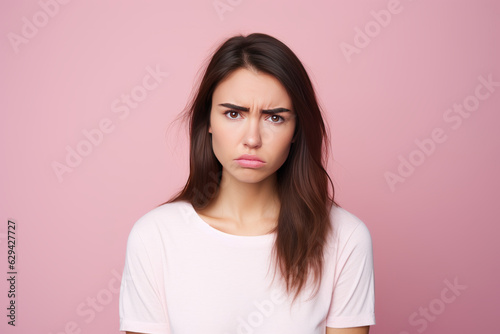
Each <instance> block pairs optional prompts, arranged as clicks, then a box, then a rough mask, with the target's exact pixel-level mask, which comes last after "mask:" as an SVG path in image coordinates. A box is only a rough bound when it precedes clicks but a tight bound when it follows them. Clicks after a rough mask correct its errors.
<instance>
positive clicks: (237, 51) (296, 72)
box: [184, 33, 328, 208]
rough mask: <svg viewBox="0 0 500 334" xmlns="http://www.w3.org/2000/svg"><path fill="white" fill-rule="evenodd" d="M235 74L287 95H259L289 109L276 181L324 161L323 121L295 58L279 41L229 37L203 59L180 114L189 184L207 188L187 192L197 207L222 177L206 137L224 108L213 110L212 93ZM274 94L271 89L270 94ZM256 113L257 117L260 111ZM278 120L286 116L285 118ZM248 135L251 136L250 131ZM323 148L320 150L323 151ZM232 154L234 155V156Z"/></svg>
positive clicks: (211, 194)
mask: <svg viewBox="0 0 500 334" xmlns="http://www.w3.org/2000/svg"><path fill="white" fill-rule="evenodd" d="M244 70H245V71H244ZM241 73H245V74H255V73H257V75H260V76H262V77H266V79H268V78H270V79H271V80H273V81H274V82H275V83H276V84H280V85H281V87H280V88H281V91H280V92H279V93H282V92H283V91H284V92H286V95H287V98H281V99H280V100H277V99H274V101H273V97H275V96H274V95H276V94H273V96H271V94H269V93H268V94H266V95H265V96H261V99H262V101H264V100H265V99H267V100H266V102H276V103H278V102H279V101H283V102H281V103H289V104H291V105H290V107H291V108H287V109H291V110H292V114H293V122H294V123H295V124H294V132H293V137H292V141H293V145H291V146H290V150H289V153H287V156H288V159H286V162H284V163H283V166H282V168H280V170H279V171H278V173H277V176H278V182H279V181H282V180H280V179H282V177H283V176H285V175H291V171H285V170H284V169H290V168H294V169H295V172H305V171H306V170H305V169H304V168H307V167H305V166H304V162H305V161H304V160H307V163H313V164H316V165H322V164H323V161H322V160H324V161H326V159H327V150H326V147H325V146H324V143H328V140H327V139H328V138H327V133H326V131H325V126H324V123H323V118H322V115H321V112H320V108H319V106H318V103H317V101H316V96H315V92H314V89H313V87H312V84H311V81H310V79H309V76H308V75H307V72H306V70H305V69H304V67H303V65H302V63H301V62H300V60H299V59H298V58H297V56H296V55H295V54H294V53H293V52H292V51H291V50H290V49H289V48H288V47H287V46H286V45H285V44H283V43H282V42H281V41H279V40H277V39H276V38H274V37H272V36H269V35H266V34H261V33H253V34H250V35H248V36H242V35H237V36H234V37H231V38H229V39H227V40H226V41H224V42H223V43H222V44H221V45H220V46H219V47H218V48H217V49H216V50H215V51H214V53H213V54H212V55H211V57H210V58H209V63H208V65H207V67H206V70H205V72H204V75H203V77H202V79H201V82H200V84H199V87H198V90H197V92H196V94H195V96H194V98H193V100H192V101H190V105H189V106H188V108H187V110H186V111H187V112H186V114H184V116H185V117H188V118H189V121H190V141H191V145H190V146H191V147H190V149H191V150H190V160H191V173H190V180H189V181H191V180H192V181H194V182H196V180H195V179H198V180H199V181H200V182H202V183H204V184H207V183H209V184H211V187H206V190H202V191H200V190H199V189H198V190H196V191H195V190H194V189H193V190H192V191H194V192H193V193H192V196H193V197H192V198H193V200H194V203H195V204H196V206H197V207H199V208H201V207H204V206H205V205H207V204H208V203H209V202H210V200H211V199H212V198H213V197H214V195H215V192H216V190H217V189H218V187H219V186H220V180H221V176H222V165H221V163H220V162H219V160H218V159H217V155H216V154H214V150H215V147H213V143H212V139H213V138H212V134H211V133H210V120H211V117H213V114H214V113H220V112H222V109H224V111H227V110H229V109H230V108H227V107H221V106H218V105H217V104H218V103H217V102H218V101H216V102H214V101H213V98H214V93H216V90H217V92H218V91H220V90H224V87H223V86H222V85H224V82H226V83H227V81H228V80H231V79H234V77H235V75H236V74H241ZM251 77H252V76H251V75H247V78H251ZM240 79H241V76H240ZM244 81H245V79H243V80H240V82H242V83H245V82H244ZM247 82H248V81H247ZM226 86H227V85H226ZM217 88H219V89H217ZM225 88H226V89H225V91H224V92H225V93H227V91H228V89H227V88H228V87H225ZM278 90H279V89H276V91H278ZM231 93H232V95H230V96H231V98H240V97H242V98H244V97H248V95H249V94H248V91H246V90H239V92H235V90H234V89H233V91H232V92H231ZM221 95H222V94H221ZM227 96H229V95H227V94H223V96H221V98H224V97H227ZM215 97H216V98H217V97H218V95H217V94H216V95H215ZM279 97H281V95H280V96H279ZM248 101H249V103H252V102H253V101H255V100H254V99H249V100H248ZM224 102H229V101H224ZM243 102H245V101H243ZM238 105H240V106H244V107H252V106H251V105H244V103H240V104H238ZM255 107H256V109H262V108H260V107H264V104H261V105H255ZM282 107H284V106H282ZM257 111H259V112H260V110H257ZM234 115H235V114H230V115H229V116H233V117H235V118H236V117H239V116H234ZM280 115H283V117H284V116H286V114H285V113H282V114H280ZM243 116H245V115H243ZM247 116H248V115H247ZM289 118H291V117H289ZM274 119H276V117H274ZM251 126H252V125H250V127H251ZM276 128H277V127H275V128H274V130H276ZM281 128H282V127H281ZM281 128H279V129H281ZM248 130H249V131H250V132H251V131H252V129H248ZM261 130H262V132H261V135H262V139H265V138H269V137H272V135H273V133H274V132H273V129H272V128H271V127H268V128H262V127H261ZM266 136H267V137H266ZM273 138H274V137H273ZM240 149H241V151H242V152H241V154H245V153H248V152H245V150H247V151H249V152H251V153H249V154H255V152H252V151H256V150H255V149H253V148H251V147H244V148H240ZM323 149H325V150H324V151H323ZM234 153H240V151H238V152H234ZM323 153H324V154H323ZM247 172H252V171H247ZM253 172H255V170H254V171H253ZM249 174H250V173H249ZM253 174H258V173H253ZM214 175H216V176H214ZM196 183H197V182H196ZM214 183H215V184H214ZM204 188H205V187H204Z"/></svg>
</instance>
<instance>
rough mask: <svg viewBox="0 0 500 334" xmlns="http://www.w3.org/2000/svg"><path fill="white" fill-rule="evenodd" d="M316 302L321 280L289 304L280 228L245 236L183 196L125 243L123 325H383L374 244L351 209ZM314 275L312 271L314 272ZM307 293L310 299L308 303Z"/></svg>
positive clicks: (224, 332)
mask: <svg viewBox="0 0 500 334" xmlns="http://www.w3.org/2000/svg"><path fill="white" fill-rule="evenodd" d="M330 217H331V222H332V224H333V226H334V231H333V238H331V240H328V245H327V247H325V262H324V273H323V277H322V282H321V286H320V289H319V291H318V293H317V295H316V296H314V298H312V299H311V298H310V297H311V293H314V292H315V289H316V285H315V284H314V283H313V279H310V280H309V281H308V284H307V285H306V286H305V287H304V288H303V290H302V292H301V294H300V295H299V297H298V298H297V300H296V301H295V303H294V304H293V305H291V301H292V299H293V293H292V294H290V295H289V296H287V294H286V292H285V291H286V290H285V287H284V285H283V283H282V282H283V281H282V280H281V278H280V277H281V276H280V275H281V274H280V272H279V270H278V271H276V277H275V279H274V283H273V285H270V283H271V281H272V279H273V275H274V260H273V259H272V258H271V250H272V246H273V243H274V240H275V237H276V233H273V234H267V235H259V236H238V235H233V234H228V233H225V232H222V231H220V230H218V229H215V228H214V227H212V226H210V225H209V224H208V223H206V222H205V221H204V220H202V219H201V217H200V216H199V215H198V214H197V213H196V211H195V210H194V208H193V206H192V205H191V204H190V203H188V202H184V201H179V202H173V203H167V204H163V205H161V206H159V207H157V208H154V209H153V210H151V211H150V212H148V213H146V214H145V215H144V216H142V217H141V218H140V219H139V220H138V221H137V222H136V223H135V224H134V226H133V227H132V230H131V232H130V235H129V237H128V242H127V250H126V259H125V266H124V270H123V276H122V282H121V289H120V300H119V313H120V330H121V331H130V332H139V333H152V334H167V333H174V334H193V333H205V334H250V333H252V334H257V333H269V334H277V333H287V334H293V333H297V334H316V333H317V334H324V333H325V327H326V326H328V327H334V328H346V327H357V326H366V325H374V324H375V312H374V306H375V291H374V288H375V287H374V275H373V254H372V241H371V236H370V232H369V230H368V228H367V227H366V225H365V224H364V223H363V222H362V221H361V220H360V219H359V218H357V217H356V216H354V215H353V214H351V213H349V212H348V211H346V210H345V209H343V208H339V207H335V206H334V207H333V209H332V210H331V213H330ZM311 277H312V276H311ZM308 299H309V300H308Z"/></svg>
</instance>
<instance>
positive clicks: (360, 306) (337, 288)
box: [326, 221, 375, 328]
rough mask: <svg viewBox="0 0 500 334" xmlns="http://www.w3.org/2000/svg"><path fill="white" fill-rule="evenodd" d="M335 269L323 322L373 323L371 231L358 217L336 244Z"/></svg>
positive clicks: (340, 324)
mask: <svg viewBox="0 0 500 334" xmlns="http://www.w3.org/2000/svg"><path fill="white" fill-rule="evenodd" d="M339 247H340V248H339V253H338V262H337V270H336V275H335V282H334V287H333V296H332V303H331V306H330V310H329V312H328V315H327V319H326V326H327V327H332V328H349V327H360V326H369V325H374V324H375V282H374V273H373V250H372V240H371V236H370V232H369V230H368V228H367V227H366V225H365V224H364V223H363V222H362V221H359V222H358V224H357V225H356V227H355V228H354V230H353V231H352V233H351V234H350V236H349V238H348V239H347V241H346V242H345V243H344V244H342V245H339Z"/></svg>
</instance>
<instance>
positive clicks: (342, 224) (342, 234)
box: [330, 205, 371, 244]
mask: <svg viewBox="0 0 500 334" xmlns="http://www.w3.org/2000/svg"><path fill="white" fill-rule="evenodd" d="M330 222H331V224H332V227H333V235H334V239H335V240H336V241H337V242H339V243H344V244H345V243H347V242H358V243H364V244H371V235H370V230H369V229H368V226H367V225H366V224H365V223H364V222H363V221H362V220H361V219H360V218H359V217H358V216H356V215H355V214H353V213H352V212H350V211H348V210H346V209H344V208H342V207H340V206H336V205H333V206H332V209H331V210H330Z"/></svg>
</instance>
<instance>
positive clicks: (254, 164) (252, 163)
mask: <svg viewBox="0 0 500 334" xmlns="http://www.w3.org/2000/svg"><path fill="white" fill-rule="evenodd" d="M235 161H236V162H237V163H238V164H239V165H240V166H241V167H247V168H259V167H262V166H264V165H265V162H262V161H260V160H252V159H236V160H235Z"/></svg>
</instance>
